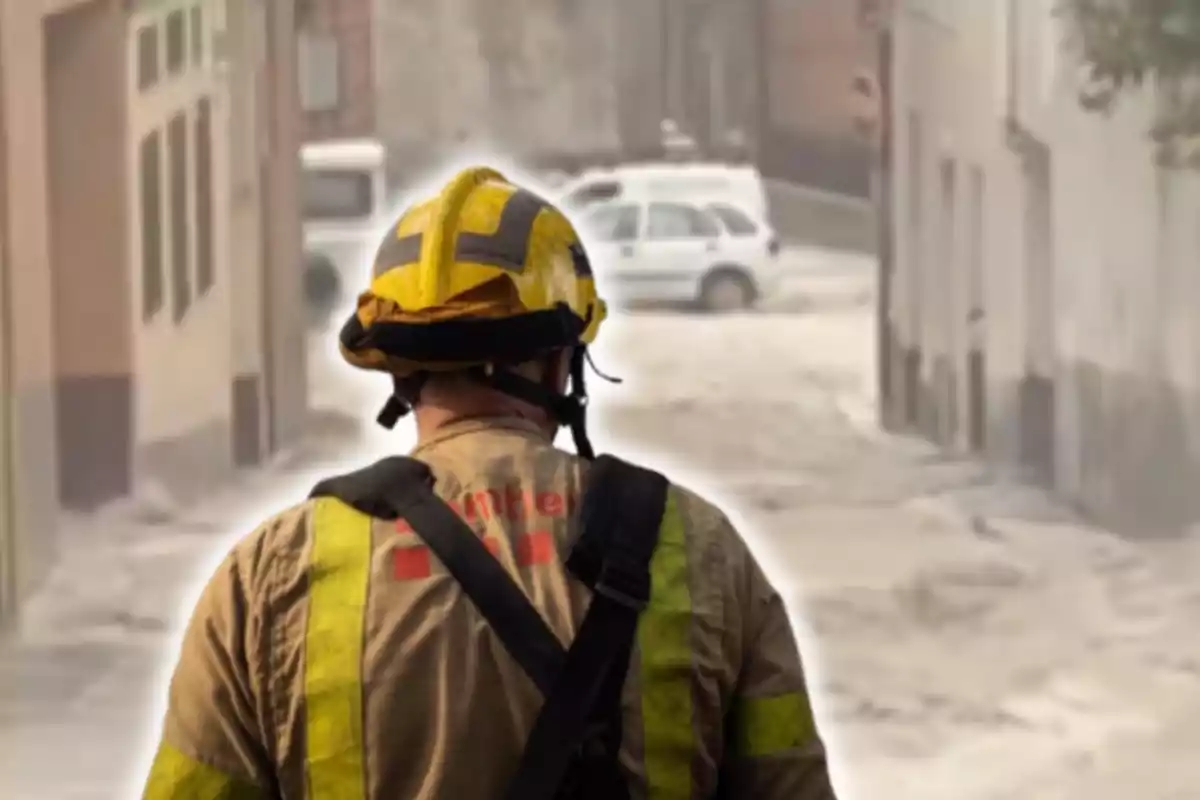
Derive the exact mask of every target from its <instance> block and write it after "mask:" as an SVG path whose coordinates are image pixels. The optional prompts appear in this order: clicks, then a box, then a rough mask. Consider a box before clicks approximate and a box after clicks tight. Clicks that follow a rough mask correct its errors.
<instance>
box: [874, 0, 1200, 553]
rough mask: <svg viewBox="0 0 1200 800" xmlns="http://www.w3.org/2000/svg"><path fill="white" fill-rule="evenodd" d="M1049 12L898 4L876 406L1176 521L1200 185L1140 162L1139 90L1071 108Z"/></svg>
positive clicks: (994, 4) (1066, 484) (949, 441)
mask: <svg viewBox="0 0 1200 800" xmlns="http://www.w3.org/2000/svg"><path fill="white" fill-rule="evenodd" d="M1063 24H1064V23H1063V20H1062V19H1061V18H1059V17H1058V16H1057V15H1055V14H1054V13H1053V11H1052V9H1051V8H1049V7H1047V8H1042V7H1040V6H1038V5H1036V4H1031V3H1026V2H1023V0H992V1H991V2H987V3H972V4H965V3H955V2H951V0H923V2H915V0H910V1H909V2H906V3H901V4H898V7H897V10H896V14H895V16H894V23H893V44H894V58H893V60H892V63H891V65H890V66H891V77H892V81H891V84H892V95H891V98H890V100H891V102H890V106H891V114H890V135H889V137H888V138H889V140H890V143H891V145H890V153H889V158H888V161H889V162H890V164H891V169H892V180H891V181H890V185H891V194H890V197H889V198H888V203H887V207H888V208H889V209H890V213H889V227H890V231H891V239H892V241H893V243H894V248H893V250H894V258H893V259H892V270H891V272H890V275H888V276H887V277H888V279H889V283H890V291H889V293H888V294H889V295H890V302H889V303H888V305H887V307H886V308H885V309H884V311H883V319H882V320H881V322H882V323H883V324H884V325H886V326H888V327H889V328H890V329H891V330H892V331H893V332H894V336H893V337H892V341H893V343H894V344H893V346H892V347H891V348H890V351H889V352H887V353H885V354H883V355H884V357H885V358H886V360H887V361H888V363H889V369H886V370H884V372H885V373H887V375H888V377H887V378H886V380H888V382H889V385H887V386H883V387H881V395H882V396H884V397H886V398H889V400H888V402H887V403H886V404H885V408H884V409H883V415H884V418H885V422H886V423H887V424H889V425H890V426H892V427H896V428H915V429H917V430H920V431H922V432H923V433H924V434H925V435H926V436H928V437H929V438H931V439H933V440H935V441H937V442H939V443H941V444H943V445H945V446H946V447H951V448H956V449H964V450H976V451H978V452H981V453H983V454H985V455H986V456H987V457H989V458H991V459H994V460H996V461H1000V462H1005V463H1011V464H1017V465H1021V466H1023V467H1024V468H1026V469H1027V470H1028V471H1029V472H1030V473H1031V474H1032V475H1034V476H1037V477H1038V478H1039V479H1041V480H1042V481H1044V482H1045V483H1047V484H1050V485H1053V486H1054V487H1055V488H1056V489H1057V490H1058V491H1059V492H1061V493H1062V495H1064V496H1065V497H1067V498H1068V499H1070V500H1072V501H1074V502H1076V503H1077V504H1079V505H1080V506H1082V507H1084V508H1086V509H1088V510H1090V511H1092V512H1094V513H1096V514H1097V515H1099V516H1101V517H1102V518H1104V519H1106V520H1108V521H1111V522H1112V523H1114V524H1117V525H1119V526H1121V527H1127V528H1130V529H1132V530H1137V531H1150V530H1154V531H1157V530H1166V529H1178V528H1179V527H1181V526H1185V525H1189V524H1191V523H1192V522H1194V521H1195V520H1196V518H1197V517H1200V503H1198V501H1197V500H1196V499H1194V498H1195V492H1194V490H1193V488H1192V487H1194V485H1195V484H1196V480H1197V477H1198V476H1200V393H1197V391H1196V386H1197V385H1198V384H1200V324H1198V323H1197V322H1196V315H1195V313H1194V309H1195V307H1196V304H1197V302H1200V280H1198V279H1197V277H1196V271H1195V269H1194V267H1195V264H1197V263H1200V233H1198V232H1197V227H1196V225H1195V220H1196V219H1197V218H1198V216H1200V180H1198V178H1197V176H1196V175H1195V174H1194V173H1183V172H1171V171H1167V170H1163V169H1160V168H1159V167H1158V166H1157V165H1156V162H1155V159H1154V151H1153V149H1152V147H1151V144H1150V141H1149V139H1148V136H1147V133H1148V130H1149V127H1150V125H1151V124H1152V122H1153V119H1154V114H1155V110H1156V103H1157V102H1158V98H1157V97H1156V95H1155V94H1154V93H1153V92H1152V91H1149V90H1148V91H1146V92H1145V93H1144V94H1143V95H1140V96H1131V97H1129V98H1128V99H1127V100H1126V101H1125V102H1124V103H1123V104H1122V105H1121V107H1120V108H1119V109H1118V111H1117V112H1116V113H1115V114H1113V115H1112V116H1111V117H1107V118H1106V117H1100V116H1096V115H1091V114H1087V113H1085V112H1084V111H1082V110H1081V109H1080V107H1079V105H1078V102H1077V97H1078V94H1077V92H1078V88H1079V87H1078V85H1077V83H1076V82H1075V81H1076V76H1077V75H1078V70H1077V69H1076V68H1075V66H1074V64H1073V63H1072V62H1071V60H1070V55H1069V53H1070V51H1069V50H1068V49H1067V48H1066V47H1065V46H1064V42H1065V41H1066V35H1067V33H1066V31H1065V30H1064V29H1063Z"/></svg>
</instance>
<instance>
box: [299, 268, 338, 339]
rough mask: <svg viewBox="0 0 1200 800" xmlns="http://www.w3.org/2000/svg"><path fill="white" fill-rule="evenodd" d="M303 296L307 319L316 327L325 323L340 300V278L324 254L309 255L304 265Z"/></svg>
mask: <svg viewBox="0 0 1200 800" xmlns="http://www.w3.org/2000/svg"><path fill="white" fill-rule="evenodd" d="M304 297H305V300H306V301H307V303H308V310H309V319H310V321H311V322H312V324H313V325H314V326H316V327H320V326H323V325H325V324H326V323H327V322H328V321H329V318H330V317H331V316H332V315H333V312H334V309H336V308H337V306H338V303H340V302H341V300H342V278H341V276H340V275H338V271H337V268H336V267H335V266H334V265H333V264H332V263H331V262H330V261H329V259H327V258H325V257H324V256H318V255H309V256H307V257H306V259H305V266H304Z"/></svg>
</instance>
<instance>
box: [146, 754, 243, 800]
mask: <svg viewBox="0 0 1200 800" xmlns="http://www.w3.org/2000/svg"><path fill="white" fill-rule="evenodd" d="M142 797H143V798H145V800H184V799H185V798H186V800H262V797H263V795H262V792H261V791H260V790H259V789H258V787H257V786H254V785H252V784H249V783H245V782H243V781H239V780H237V779H236V778H233V777H232V776H230V775H226V774H225V773H224V772H221V771H220V770H218V769H216V768H214V767H210V766H209V765H207V764H202V763H200V762H199V761H197V760H196V759H194V758H192V757H191V756H188V755H186V754H184V753H182V752H180V751H179V750H178V749H176V748H175V747H173V746H171V745H170V744H167V743H166V742H163V743H162V744H161V745H160V746H159V748H158V753H157V754H156V755H155V756H154V765H153V766H152V767H151V768H150V777H149V779H148V780H147V781H146V790H145V792H144V793H143V794H142Z"/></svg>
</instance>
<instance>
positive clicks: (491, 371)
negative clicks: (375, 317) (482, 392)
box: [377, 345, 621, 461]
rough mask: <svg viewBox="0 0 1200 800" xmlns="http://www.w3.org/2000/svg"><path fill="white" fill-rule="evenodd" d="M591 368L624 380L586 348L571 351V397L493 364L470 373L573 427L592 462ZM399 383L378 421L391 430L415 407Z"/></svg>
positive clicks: (577, 447)
mask: <svg viewBox="0 0 1200 800" xmlns="http://www.w3.org/2000/svg"><path fill="white" fill-rule="evenodd" d="M589 365H590V366H591V367H592V369H593V370H595V372H596V374H597V375H599V376H600V377H601V378H603V379H604V380H606V381H609V382H610V383H621V380H620V378H613V377H610V376H608V375H605V374H604V373H603V372H601V371H600V370H599V369H597V368H596V366H595V364H594V363H593V362H592V357H591V354H590V353H589V352H588V349H587V347H586V346H584V345H579V346H577V347H575V348H574V350H572V352H571V361H570V380H569V386H570V389H569V391H568V393H567V394H561V393H559V392H558V391H556V390H555V389H554V388H553V387H551V386H550V385H548V383H546V382H539V381H535V380H530V379H529V378H526V377H524V376H523V375H519V374H517V373H516V372H512V371H510V370H505V369H497V368H495V367H493V366H490V365H489V366H486V367H478V368H475V369H472V370H471V371H470V374H471V376H472V377H473V378H474V379H475V380H477V381H478V382H480V383H482V384H483V385H485V386H487V387H489V388H491V389H494V390H496V391H498V392H502V393H504V394H506V395H508V396H510V397H514V398H516V399H518V400H521V401H522V402H525V403H529V404H530V405H532V406H536V407H538V408H541V409H544V410H545V411H546V412H547V413H548V414H550V417H551V419H553V420H554V421H555V422H556V423H557V424H558V425H560V426H565V427H567V428H570V430H571V438H572V439H573V440H574V443H575V452H577V453H578V454H579V455H580V456H582V457H583V458H586V459H588V460H589V461H590V460H592V459H594V458H595V457H596V453H595V450H594V449H593V447H592V442H591V439H590V438H589V437H588V432H587V406H588V395H587V384H586V381H585V375H584V373H585V371H586V367H587V366H589ZM396 384H397V391H396V392H395V393H394V394H392V396H391V397H389V398H388V400H387V403H386V404H385V405H384V407H383V410H382V411H381V412H380V413H379V417H378V418H377V421H378V422H379V424H380V425H382V426H383V427H385V428H387V429H388V430H391V429H392V428H394V427H395V426H396V423H397V422H399V421H400V420H401V419H402V418H404V417H405V416H407V415H408V414H409V413H411V411H412V406H411V405H409V404H408V403H407V402H405V401H404V400H403V399H402V398H401V393H400V391H399V384H400V380H399V379H397V380H396ZM409 388H411V387H409Z"/></svg>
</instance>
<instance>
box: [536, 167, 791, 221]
mask: <svg viewBox="0 0 1200 800" xmlns="http://www.w3.org/2000/svg"><path fill="white" fill-rule="evenodd" d="M559 197H560V199H561V202H562V204H563V205H564V206H565V207H566V208H568V209H570V210H573V211H576V212H580V211H584V210H586V209H587V208H588V207H590V206H592V205H595V204H597V203H604V202H609V201H612V200H647V201H648V200H681V201H686V202H697V201H700V200H704V199H711V200H728V201H730V202H732V203H733V204H735V205H736V206H738V207H740V208H743V209H746V211H748V212H749V213H750V214H751V215H752V216H754V217H756V218H758V219H767V210H768V209H767V192H766V186H765V184H764V183H763V179H762V175H760V174H759V172H758V169H757V168H755V167H754V166H753V165H751V164H726V163H714V162H678V163H676V162H650V163H636V164H623V165H621V166H618V167H612V168H605V169H589V170H585V171H584V172H583V173H582V174H581V175H579V176H578V177H577V178H575V179H574V180H572V181H570V182H568V183H567V184H565V185H564V186H562V187H561V188H560V189H559Z"/></svg>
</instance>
